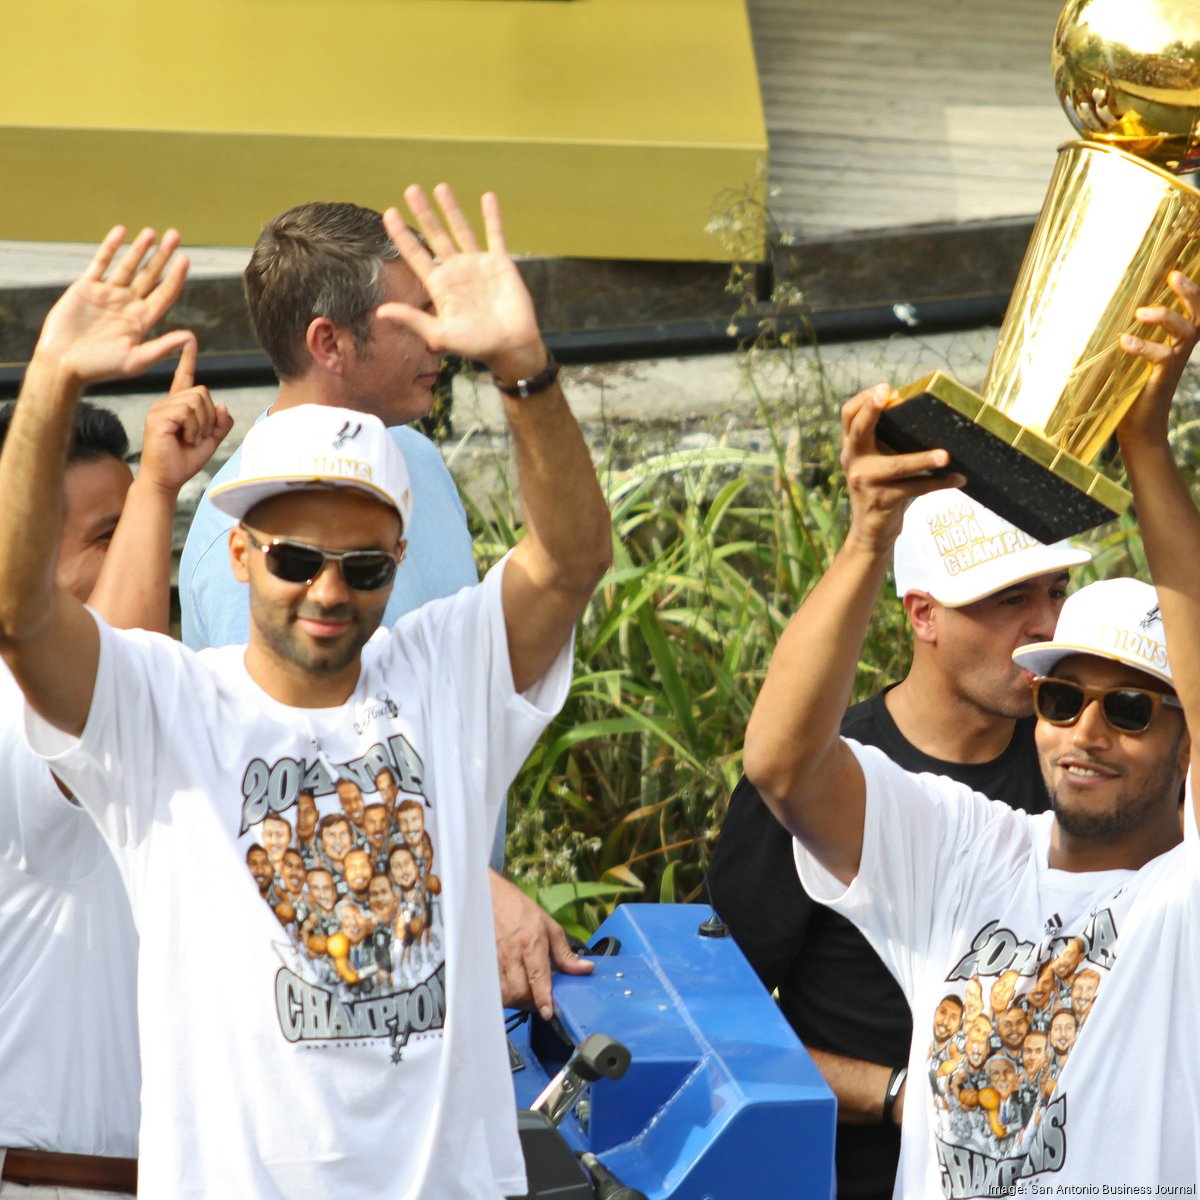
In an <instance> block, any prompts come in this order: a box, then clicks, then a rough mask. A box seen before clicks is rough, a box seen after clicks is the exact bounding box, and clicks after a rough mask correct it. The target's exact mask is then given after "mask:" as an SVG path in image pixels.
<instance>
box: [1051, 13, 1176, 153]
mask: <svg viewBox="0 0 1200 1200" xmlns="http://www.w3.org/2000/svg"><path fill="white" fill-rule="evenodd" d="M1051 63H1052V66H1053V68H1054V86H1055V90H1056V91H1057V93H1058V98H1059V100H1060V101H1061V102H1062V106H1063V109H1064V110H1065V111H1066V114H1067V116H1068V118H1070V121H1071V123H1072V125H1074V126H1075V128H1076V130H1077V131H1078V132H1079V135H1080V137H1081V138H1083V139H1084V140H1086V141H1090V142H1098V143H1102V144H1105V145H1108V146H1112V147H1114V148H1116V149H1119V150H1124V151H1126V152H1127V153H1129V154H1133V155H1135V156H1137V157H1138V158H1141V159H1144V160H1145V161H1147V162H1150V163H1153V164H1155V165H1156V166H1159V167H1163V168H1165V169H1166V170H1168V171H1174V172H1180V171H1189V170H1195V169H1196V168H1197V167H1198V166H1200V131H1198V127H1200V3H1197V2H1196V0H1072V2H1071V3H1069V4H1068V5H1067V6H1066V8H1064V9H1063V11H1062V15H1061V16H1060V17H1059V20H1058V27H1057V29H1056V30H1055V34H1054V47H1053V51H1052V54H1051Z"/></svg>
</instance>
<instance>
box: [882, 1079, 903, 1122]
mask: <svg viewBox="0 0 1200 1200" xmlns="http://www.w3.org/2000/svg"><path fill="white" fill-rule="evenodd" d="M907 1078H908V1068H907V1067H896V1068H895V1070H893V1071H892V1074H891V1076H890V1078H889V1079H888V1081H887V1089H886V1090H885V1091H884V1093H883V1123H884V1124H885V1125H886V1124H887V1123H888V1122H889V1121H890V1120H891V1119H892V1109H893V1108H895V1107H896V1100H897V1098H898V1097H899V1095H900V1089H901V1088H902V1087H903V1086H904V1081H905V1080H906V1079H907Z"/></svg>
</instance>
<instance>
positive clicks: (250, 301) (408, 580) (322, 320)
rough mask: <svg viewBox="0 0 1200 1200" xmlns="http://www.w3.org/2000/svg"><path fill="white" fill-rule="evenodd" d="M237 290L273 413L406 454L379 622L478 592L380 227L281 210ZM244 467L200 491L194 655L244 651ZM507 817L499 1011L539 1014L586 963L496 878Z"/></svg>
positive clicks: (183, 579) (395, 261) (406, 292)
mask: <svg viewBox="0 0 1200 1200" xmlns="http://www.w3.org/2000/svg"><path fill="white" fill-rule="evenodd" d="M243 282H244V285H245V292H246V303H247V307H248V309H249V313H250V322H251V324H252V326H253V327H254V333H255V336H256V337H257V338H258V341H259V344H260V345H261V346H262V348H263V350H264V351H265V353H266V355H267V357H268V358H269V359H270V360H271V365H272V367H273V368H274V370H275V374H276V375H277V376H278V377H279V394H278V396H277V397H276V398H275V401H274V403H273V404H272V405H271V407H270V409H269V410H268V411H269V412H272V413H277V412H281V411H283V410H284V409H288V408H294V407H295V406H297V405H300V404H323V405H333V406H335V407H339V408H350V409H354V410H356V411H358V412H364V413H371V414H373V415H374V416H377V417H379V418H380V420H382V421H383V423H384V424H385V425H387V426H388V427H389V429H390V432H391V435H392V437H393V438H395V440H396V443H397V444H398V445H399V447H400V449H401V451H402V453H403V454H404V458H405V461H406V462H407V465H408V470H409V475H410V479H411V484H412V505H413V508H414V510H415V512H417V513H419V514H420V517H419V519H418V520H416V521H415V522H414V523H413V527H412V528H413V533H412V540H411V542H410V543H409V546H408V551H407V555H406V558H405V561H404V563H403V564H402V565H401V566H400V568H399V570H398V571H397V573H396V578H395V583H394V585H393V588H392V596H391V599H390V600H389V602H388V606H387V610H386V612H385V613H384V623H385V624H391V623H393V622H394V621H396V620H397V619H398V618H399V617H400V616H402V615H403V614H404V613H405V612H408V611H409V610H411V609H413V608H417V607H419V606H420V605H422V604H425V603H427V602H428V601H430V600H436V599H438V598H440V597H442V596H448V595H451V594H452V593H454V592H456V591H458V590H459V589H460V588H463V587H468V586H470V585H471V584H474V583H476V582H477V581H478V574H477V571H476V567H475V559H474V554H473V550H472V546H471V535H470V532H469V530H468V529H467V519H466V513H465V512H464V511H463V507H462V503H461V501H460V500H459V498H458V491H457V489H456V487H455V485H454V480H453V479H452V478H451V476H450V472H449V471H448V470H447V469H446V465H445V463H444V462H443V461H442V456H441V452H440V451H439V450H438V448H437V447H436V446H435V445H434V444H433V443H432V442H431V441H430V440H429V439H428V438H427V437H425V436H424V435H423V434H421V433H418V432H417V431H416V430H415V429H412V428H409V427H408V422H411V421H416V420H419V419H420V418H421V417H424V416H427V415H428V413H429V411H430V408H431V407H432V405H433V386H434V383H435V381H436V380H437V375H438V370H439V368H440V366H441V359H440V356H439V354H438V353H437V351H435V350H432V349H430V347H429V346H427V345H426V344H425V342H424V340H423V339H422V338H420V337H419V336H417V334H415V333H414V332H413V331H412V330H411V329H410V328H408V326H407V325H404V324H401V323H399V322H395V321H381V320H380V319H379V318H378V317H377V316H376V309H377V308H378V307H379V305H380V304H383V303H389V302H391V303H401V304H408V305H412V306H413V307H415V308H419V309H425V310H427V311H428V310H429V309H430V308H431V304H430V299H429V295H428V293H427V292H426V291H425V287H424V285H423V284H422V283H421V281H420V280H419V279H418V278H417V277H416V275H415V274H414V273H413V272H412V271H411V270H410V269H409V267H408V266H407V264H406V263H405V262H404V261H403V260H402V259H401V258H400V256H399V253H398V251H397V250H396V248H395V246H394V245H393V244H392V242H391V239H390V238H389V237H388V235H387V231H386V230H385V229H384V226H383V219H382V217H381V216H380V214H379V213H377V212H375V211H374V210H372V209H368V208H360V207H359V206H358V205H356V204H344V203H343V204H327V203H313V204H303V205H300V206H299V207H297V208H292V209H288V211H287V212H284V213H281V214H280V215H279V216H277V217H275V218H274V219H272V220H271V221H269V222H268V223H267V225H266V228H264V229H263V231H262V233H261V234H260V235H259V238H258V241H257V242H256V243H255V246H254V251H253V253H252V254H251V256H250V262H249V263H248V264H247V266H246V270H245V272H244V274H243ZM264 415H265V414H264ZM346 432H347V434H352V433H353V431H352V430H347V431H346ZM240 458H241V452H240V450H239V451H237V452H235V453H234V455H233V456H232V457H231V458H230V459H229V461H228V462H227V463H226V464H225V465H224V466H223V467H222V468H221V470H220V471H219V472H218V474H217V475H216V477H215V478H214V480H213V481H212V483H211V484H210V485H209V487H208V489H207V490H206V491H205V493H204V496H203V497H202V499H201V501H200V504H199V507H198V508H197V511H196V516H195V518H194V519H193V521H192V526H191V528H190V529H189V530H188V535H187V541H186V543H185V545H184V549H183V556H182V558H181V560H180V564H179V599H180V606H181V609H182V618H183V640H184V642H185V643H186V644H187V645H189V646H191V647H192V648H193V649H196V650H199V649H202V648H203V647H205V646H222V645H232V644H240V643H244V642H245V641H247V639H248V636H249V624H250V610H249V595H248V588H247V587H246V586H245V585H242V584H239V583H237V582H236V581H235V580H234V578H233V573H232V571H231V570H230V566H229V553H228V544H229V530H230V529H231V528H232V526H233V524H234V522H233V520H232V519H231V518H228V517H226V516H224V515H223V514H222V513H221V512H219V511H218V510H217V509H216V508H215V507H214V506H213V505H212V504H211V503H210V502H209V499H208V496H209V492H211V491H212V489H213V488H214V487H215V486H217V485H218V484H220V483H222V482H224V481H225V480H226V479H228V478H232V477H234V476H236V474H237V472H238V467H239V462H240ZM505 816H506V814H504V813H502V814H501V816H500V821H499V826H498V830H497V837H496V845H495V848H494V850H493V854H492V866H493V868H494V869H493V871H492V875H491V882H492V906H493V910H494V914H495V924H496V944H497V954H498V957H499V964H500V975H501V990H502V993H503V995H504V1000H505V1003H506V1004H509V1005H513V1006H522V1007H528V1006H530V1005H534V1006H536V1007H537V1008H539V1009H546V1008H547V1007H548V1006H549V1004H550V967H551V962H553V965H554V966H555V967H557V968H558V969H560V970H564V971H568V972H570V973H573V974H581V973H586V972H588V971H590V970H591V963H590V962H585V961H584V960H581V959H579V958H578V957H576V956H575V954H574V953H573V952H572V951H571V949H570V947H569V945H568V943H567V939H566V935H565V934H564V933H563V931H562V928H561V927H560V926H559V925H558V924H557V923H556V922H554V921H552V920H551V919H550V918H549V917H548V916H547V915H546V914H545V913H544V912H543V911H542V910H541V909H540V908H539V907H538V906H537V905H536V904H534V902H533V901H532V900H530V899H529V898H528V897H526V896H525V894H524V893H523V892H522V891H521V890H520V889H519V888H517V887H515V886H514V885H513V884H511V883H509V882H508V881H507V880H505V879H504V878H503V876H502V875H500V874H499V871H500V869H501V868H502V867H503V863H504V830H505V824H506V821H505Z"/></svg>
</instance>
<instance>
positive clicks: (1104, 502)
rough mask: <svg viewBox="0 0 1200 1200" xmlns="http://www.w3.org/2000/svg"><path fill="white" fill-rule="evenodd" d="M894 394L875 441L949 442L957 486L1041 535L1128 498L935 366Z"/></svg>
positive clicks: (1098, 515)
mask: <svg viewBox="0 0 1200 1200" xmlns="http://www.w3.org/2000/svg"><path fill="white" fill-rule="evenodd" d="M900 396H901V399H900V400H899V401H898V402H897V403H896V404H894V405H892V406H891V407H890V408H888V409H886V410H885V411H884V413H883V415H882V416H881V417H880V419H879V425H878V428H877V431H876V433H877V437H878V439H879V441H880V442H882V443H884V444H885V445H887V446H889V447H890V448H891V449H893V450H897V451H900V452H901V453H908V452H910V451H914V450H933V449H944V450H948V451H949V452H950V468H949V469H950V470H952V471H959V472H961V473H962V474H963V475H965V476H966V477H967V483H966V485H965V486H964V487H963V489H962V490H963V491H964V492H966V494H967V495H968V496H970V497H971V498H972V499H973V500H978V501H979V503H980V504H984V505H986V506H987V507H988V508H990V509H991V510H992V512H994V513H996V514H998V515H999V516H1001V517H1003V518H1004V519H1005V520H1007V521H1011V522H1012V523H1013V524H1014V525H1016V526H1017V528H1019V529H1023V530H1024V531H1025V532H1026V533H1028V534H1029V535H1030V536H1031V537H1035V538H1037V539H1038V541H1040V542H1046V543H1049V542H1057V541H1059V540H1060V539H1062V538H1065V537H1072V536H1074V535H1075V534H1077V533H1083V531H1084V530H1086V529H1092V528H1093V527H1094V526H1096V525H1103V524H1104V522H1105V521H1111V520H1112V519H1113V518H1114V517H1117V516H1120V514H1121V513H1123V512H1124V511H1125V509H1126V508H1128V507H1129V504H1130V501H1131V500H1132V499H1133V497H1132V496H1131V495H1130V493H1129V492H1127V491H1126V490H1125V489H1124V488H1123V487H1121V486H1120V485H1119V484H1116V483H1113V481H1112V480H1111V479H1109V478H1107V477H1106V476H1104V475H1101V474H1100V473H1099V472H1098V471H1094V470H1093V469H1092V468H1091V467H1089V466H1087V465H1085V464H1084V463H1082V462H1080V461H1079V459H1077V458H1075V457H1073V456H1072V455H1070V454H1068V453H1067V452H1066V451H1065V450H1061V449H1059V447H1057V446H1055V445H1054V444H1053V443H1052V442H1050V441H1048V440H1047V439H1046V438H1045V437H1044V436H1043V435H1042V434H1040V433H1036V432H1034V431H1033V430H1032V429H1027V428H1025V427H1024V426H1023V425H1018V424H1017V423H1016V422H1015V421H1014V420H1012V418H1011V417H1008V416H1006V415H1005V414H1004V413H1002V412H1001V411H1000V410H999V409H996V408H992V407H991V405H989V404H987V403H985V402H984V400H983V399H982V398H981V397H980V396H977V395H976V394H975V393H974V392H972V391H971V390H970V389H969V388H965V387H963V386H962V384H960V383H957V382H956V381H955V380H953V379H951V378H950V376H948V375H945V374H943V373H942V372H941V371H937V372H935V373H934V374H932V375H930V376H928V377H927V378H925V379H922V380H919V381H918V382H917V383H913V384H910V385H909V386H908V387H906V388H902V389H901V390H900Z"/></svg>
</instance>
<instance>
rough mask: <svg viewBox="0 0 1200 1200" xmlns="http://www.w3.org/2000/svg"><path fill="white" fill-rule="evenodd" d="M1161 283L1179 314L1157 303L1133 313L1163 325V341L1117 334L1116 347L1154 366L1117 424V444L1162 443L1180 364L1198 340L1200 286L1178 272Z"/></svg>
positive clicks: (1165, 437)
mask: <svg viewBox="0 0 1200 1200" xmlns="http://www.w3.org/2000/svg"><path fill="white" fill-rule="evenodd" d="M1167 283H1168V285H1169V286H1170V288H1171V291H1173V292H1174V293H1175V295H1177V296H1178V297H1179V299H1180V300H1181V301H1182V302H1183V308H1184V311H1183V312H1182V313H1180V312H1176V311H1175V309H1173V308H1169V307H1168V306H1166V305H1158V306H1152V307H1149V308H1139V309H1138V310H1137V313H1136V314H1135V315H1136V316H1137V319H1138V320H1139V321H1143V322H1145V323H1146V324H1147V325H1157V326H1159V327H1160V328H1161V329H1164V330H1166V332H1167V340H1166V341H1165V342H1152V341H1148V340H1146V339H1144V338H1139V337H1134V336H1133V335H1132V334H1125V336H1124V337H1122V338H1121V347H1122V349H1124V350H1126V351H1128V352H1129V353H1130V354H1136V355H1138V356H1140V357H1141V358H1144V359H1145V360H1146V361H1147V362H1148V363H1151V364H1153V367H1154V369H1153V370H1152V371H1151V372H1150V378H1149V379H1147V380H1146V386H1145V387H1144V388H1143V389H1142V391H1141V394H1140V395H1139V396H1138V398H1137V400H1136V401H1135V402H1134V404H1133V407H1132V408H1131V409H1130V410H1129V412H1128V414H1127V415H1126V416H1125V418H1124V419H1123V420H1122V421H1121V424H1120V425H1119V426H1118V427H1117V439H1118V441H1119V442H1120V443H1121V446H1122V448H1128V447H1129V446H1131V445H1132V443H1133V442H1134V441H1135V440H1136V441H1138V442H1157V443H1163V444H1165V443H1166V439H1167V429H1168V426H1169V423H1170V414H1171V401H1172V399H1173V398H1174V396H1175V390H1176V388H1178V387H1179V380H1180V379H1181V378H1182V377H1183V369H1184V367H1186V366H1187V364H1188V359H1189V358H1191V356H1192V351H1193V350H1194V349H1195V348H1196V343H1197V342H1198V341H1200V287H1197V286H1196V284H1195V283H1194V282H1193V281H1192V280H1191V279H1189V278H1188V277H1187V276H1186V275H1184V274H1183V273H1182V272H1181V271H1172V272H1171V275H1170V278H1169V279H1168V280H1167Z"/></svg>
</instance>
